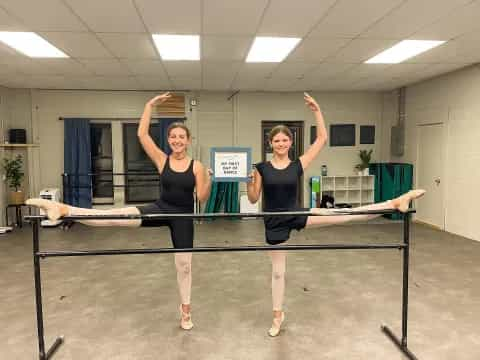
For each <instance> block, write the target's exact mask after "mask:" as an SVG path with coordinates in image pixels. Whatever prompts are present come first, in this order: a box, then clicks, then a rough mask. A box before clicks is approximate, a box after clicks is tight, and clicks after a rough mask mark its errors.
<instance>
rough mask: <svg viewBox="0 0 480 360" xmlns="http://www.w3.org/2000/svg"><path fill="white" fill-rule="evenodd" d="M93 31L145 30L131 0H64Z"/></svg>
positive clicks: (120, 31) (132, 31) (133, 31)
mask: <svg viewBox="0 0 480 360" xmlns="http://www.w3.org/2000/svg"><path fill="white" fill-rule="evenodd" d="M64 1H65V2H66V3H67V4H68V5H69V6H70V7H71V8H72V10H73V11H74V12H75V14H77V15H78V16H79V17H80V18H81V19H82V20H83V21H84V22H85V23H86V24H87V25H88V27H89V28H90V29H91V30H92V31H93V32H116V33H123V32H131V33H135V32H145V31H146V29H145V26H144V25H143V23H142V21H141V19H140V16H139V15H138V14H137V11H136V9H135V6H134V5H133V2H132V1H131V0H100V1H98V0H64Z"/></svg>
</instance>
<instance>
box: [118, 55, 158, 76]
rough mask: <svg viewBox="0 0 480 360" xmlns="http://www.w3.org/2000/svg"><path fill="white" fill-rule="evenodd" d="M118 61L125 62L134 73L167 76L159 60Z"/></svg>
mask: <svg viewBox="0 0 480 360" xmlns="http://www.w3.org/2000/svg"><path fill="white" fill-rule="evenodd" d="M120 62H122V63H123V64H125V65H126V66H127V67H128V68H129V69H130V72H131V73H132V74H134V75H151V76H154V77H157V78H167V74H166V73H165V69H164V67H163V65H162V62H161V61H160V60H133V59H124V60H121V61H120Z"/></svg>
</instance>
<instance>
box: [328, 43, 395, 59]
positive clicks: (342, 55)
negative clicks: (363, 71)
mask: <svg viewBox="0 0 480 360" xmlns="http://www.w3.org/2000/svg"><path fill="white" fill-rule="evenodd" d="M397 42H398V41H397V40H384V39H354V40H352V41H351V42H349V43H348V44H347V45H346V46H345V47H343V48H342V49H341V50H339V51H338V52H337V53H336V54H335V55H333V56H330V57H328V59H327V61H328V62H340V63H342V62H346V63H363V62H364V61H366V60H368V59H370V58H371V57H373V56H375V55H377V54H378V53H380V52H382V51H383V50H385V49H388V48H389V47H391V46H393V45H394V44H395V43H397Z"/></svg>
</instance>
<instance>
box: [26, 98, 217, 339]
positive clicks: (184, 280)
mask: <svg viewBox="0 0 480 360" xmlns="http://www.w3.org/2000/svg"><path fill="white" fill-rule="evenodd" d="M170 96H171V95H170V94H169V93H165V94H162V95H159V96H157V97H155V98H153V99H152V100H150V101H149V102H147V104H146V105H145V109H144V111H143V115H142V118H141V120H140V124H139V127H138V138H139V141H140V143H141V144H142V147H143V149H144V150H145V152H146V153H147V154H148V156H149V157H150V159H151V160H152V161H153V163H154V164H155V166H156V167H157V169H158V172H159V173H160V181H161V186H162V189H161V194H160V199H159V200H157V201H156V202H155V203H153V204H149V205H145V206H138V207H126V208H117V209H108V210H97V209H83V208H76V207H73V206H69V205H66V204H62V203H57V202H54V201H49V200H45V199H29V200H27V204H29V205H34V206H38V207H40V208H42V209H43V210H45V211H46V213H47V215H48V217H49V218H50V219H51V220H55V219H58V218H60V217H62V216H68V215H70V216H74V215H117V214H162V213H192V212H193V202H194V198H193V192H194V189H195V188H196V191H197V199H198V200H199V201H201V202H204V201H206V200H207V199H208V196H209V194H210V186H211V181H210V177H209V174H208V173H207V172H206V170H205V167H204V166H203V165H202V163H200V162H199V161H196V160H193V159H191V158H190V157H189V156H188V155H187V146H188V145H189V144H190V141H191V137H190V131H189V130H188V128H187V127H186V126H185V125H184V124H183V123H173V124H171V125H170V127H169V128H168V130H167V138H168V144H169V146H170V148H171V149H172V153H171V155H169V156H167V155H166V154H165V153H164V152H163V151H162V150H161V149H160V148H159V147H158V146H157V145H156V144H155V142H154V141H153V139H152V138H151V137H150V135H149V131H148V129H149V127H150V118H151V114H152V107H153V106H154V105H156V104H161V103H163V102H164V101H166V100H167V99H168V98H169V97H170ZM79 222H81V223H83V224H86V225H90V226H131V227H137V226H168V228H169V229H170V234H171V238H172V242H173V246H174V247H175V248H191V247H193V219H163V220H153V219H152V220H151V219H143V220H140V219H132V220H82V221H79ZM191 264H192V254H191V253H176V254H175V266H176V269H177V282H178V288H179V292H180V299H181V305H180V312H181V320H180V326H181V327H182V328H183V329H185V330H190V329H191V328H192V327H193V323H192V321H191V315H190V294H191V285H192V273H191Z"/></svg>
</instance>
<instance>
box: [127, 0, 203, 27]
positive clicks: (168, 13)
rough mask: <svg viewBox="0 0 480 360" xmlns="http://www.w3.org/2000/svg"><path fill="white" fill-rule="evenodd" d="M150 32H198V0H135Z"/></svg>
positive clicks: (199, 9)
mask: <svg viewBox="0 0 480 360" xmlns="http://www.w3.org/2000/svg"><path fill="white" fill-rule="evenodd" d="M135 3H136V4H137V7H138V10H139V11H140V14H141V16H142V18H143V21H144V22H145V25H146V26H147V28H148V30H149V31H150V32H151V33H152V34H190V35H194V34H200V29H201V26H200V21H201V6H200V4H201V1H200V0H175V1H156V0H135Z"/></svg>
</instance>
